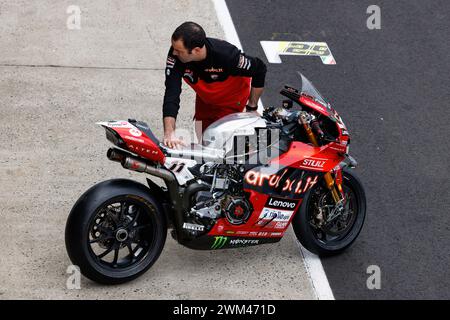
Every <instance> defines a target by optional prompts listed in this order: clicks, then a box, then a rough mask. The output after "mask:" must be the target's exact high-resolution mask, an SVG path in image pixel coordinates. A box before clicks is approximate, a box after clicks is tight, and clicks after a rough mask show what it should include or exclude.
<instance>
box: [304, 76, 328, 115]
mask: <svg viewBox="0 0 450 320" xmlns="http://www.w3.org/2000/svg"><path fill="white" fill-rule="evenodd" d="M297 74H298V75H299V76H300V79H301V88H302V89H301V92H302V93H305V94H306V95H308V96H311V97H313V98H314V99H315V100H316V101H317V102H319V103H320V104H322V105H323V106H325V107H327V108H328V109H330V107H331V106H330V103H329V102H328V101H327V100H326V99H325V98H324V97H323V96H322V94H321V93H320V92H319V90H317V88H316V87H315V86H314V85H313V84H312V82H311V81H309V80H308V78H306V77H305V76H304V75H303V74H301V72H300V71H297Z"/></svg>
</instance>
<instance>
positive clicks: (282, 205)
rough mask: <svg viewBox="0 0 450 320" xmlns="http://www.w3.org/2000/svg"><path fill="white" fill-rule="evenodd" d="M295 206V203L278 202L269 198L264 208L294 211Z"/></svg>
mask: <svg viewBox="0 0 450 320" xmlns="http://www.w3.org/2000/svg"><path fill="white" fill-rule="evenodd" d="M296 205H297V201H292V200H285V199H283V200H279V199H276V198H269V201H267V204H266V206H268V207H271V208H282V209H294V208H295V206H296Z"/></svg>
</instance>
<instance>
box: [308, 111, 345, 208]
mask: <svg viewBox="0 0 450 320" xmlns="http://www.w3.org/2000/svg"><path fill="white" fill-rule="evenodd" d="M299 122H300V123H301V124H302V125H303V128H304V129H305V131H306V135H307V136H308V139H309V141H310V142H311V143H312V144H313V146H315V147H319V143H318V142H317V138H316V136H315V135H314V132H313V131H312V129H311V126H310V125H309V123H308V120H307V118H306V114H305V113H303V112H302V113H301V114H300V117H299ZM324 179H325V183H326V185H327V188H328V189H329V190H330V191H331V195H332V196H333V200H334V202H335V203H336V204H337V203H338V202H339V201H341V200H342V197H341V194H342V186H341V185H338V188H339V191H340V192H339V191H338V190H337V189H336V184H335V183H334V179H333V177H332V175H331V173H330V172H327V173H325V176H324Z"/></svg>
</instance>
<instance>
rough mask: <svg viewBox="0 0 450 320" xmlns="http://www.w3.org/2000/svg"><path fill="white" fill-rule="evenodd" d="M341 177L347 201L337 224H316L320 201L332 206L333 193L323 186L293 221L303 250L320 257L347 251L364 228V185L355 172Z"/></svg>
mask: <svg viewBox="0 0 450 320" xmlns="http://www.w3.org/2000/svg"><path fill="white" fill-rule="evenodd" d="M342 176H343V189H344V193H345V194H346V196H347V197H348V201H347V202H346V204H345V206H344V212H343V214H341V215H340V216H338V218H337V219H334V220H333V222H334V224H332V223H330V224H328V225H322V227H318V225H317V223H316V222H317V220H315V218H316V217H317V213H318V209H317V208H318V207H319V206H320V204H319V201H320V200H322V202H323V203H326V201H328V204H331V203H333V201H332V197H331V194H330V191H329V190H328V189H327V188H326V187H325V186H324V185H323V184H321V183H318V184H316V185H315V186H314V187H313V188H311V190H310V191H308V194H307V195H306V196H305V198H304V200H303V203H302V205H301V206H300V209H299V212H297V214H296V215H295V216H294V218H293V220H292V227H293V229H294V232H295V234H296V236H297V239H298V240H299V241H300V243H301V244H302V245H303V247H305V248H306V249H308V250H309V251H311V252H312V253H315V254H317V255H319V256H332V255H336V254H339V253H342V252H343V251H345V250H346V249H347V248H349V247H350V246H351V245H352V244H353V243H354V241H355V240H356V238H357V237H358V235H359V233H360V232H361V229H362V227H363V224H364V220H365V216H366V196H365V191H364V188H363V186H362V184H361V181H360V179H359V178H358V177H357V176H356V174H355V173H354V172H353V170H348V169H344V170H343V173H342ZM319 199H320V200H319ZM343 218H345V219H343ZM339 227H341V228H339Z"/></svg>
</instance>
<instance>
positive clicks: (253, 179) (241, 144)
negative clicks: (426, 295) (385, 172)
mask: <svg viewBox="0 0 450 320" xmlns="http://www.w3.org/2000/svg"><path fill="white" fill-rule="evenodd" d="M299 75H300V77H301V81H302V86H301V90H298V89H295V88H293V87H291V86H287V85H286V86H284V88H283V89H282V90H281V92H280V93H281V94H282V95H283V96H284V97H286V98H287V99H285V100H283V101H282V105H281V106H278V107H266V108H265V109H264V111H263V113H262V116H260V115H259V114H257V113H235V114H231V115H228V116H225V117H223V118H221V119H219V120H218V121H216V122H214V123H213V124H211V125H210V126H209V127H208V128H207V129H206V130H205V132H204V134H203V140H202V143H201V144H190V145H189V146H185V147H183V148H181V149H169V148H167V147H166V146H164V145H163V144H162V143H160V141H159V140H158V139H157V138H156V137H155V135H154V134H153V133H152V131H151V129H150V128H149V127H148V125H147V124H146V123H144V122H142V121H136V120H134V119H129V120H128V121H108V122H99V123H98V124H99V125H101V126H102V127H104V129H105V130H106V138H107V139H108V140H109V141H110V142H112V144H113V145H114V146H115V147H112V148H110V149H109V150H108V152H107V157H108V159H109V160H112V161H115V162H119V163H120V164H121V165H122V167H123V168H125V169H128V170H133V171H137V172H142V173H146V174H148V175H150V176H153V177H157V178H160V179H161V180H162V182H163V183H159V184H158V183H156V182H155V181H154V180H151V179H149V178H148V177H147V184H148V185H144V184H141V183H138V182H136V181H132V180H128V179H112V180H107V181H104V182H100V183H98V184H96V185H94V186H93V187H91V188H90V189H89V190H87V191H86V192H85V193H84V194H83V195H82V196H81V197H80V198H79V199H78V201H77V202H76V203H75V205H74V206H73V208H72V210H71V212H70V214H69V217H68V220H67V224H66V230H65V242H66V248H67V252H68V255H69V257H70V259H71V261H72V262H73V263H74V264H75V265H78V266H79V267H80V270H81V272H82V274H83V275H85V276H86V277H88V278H90V279H91V280H94V281H96V282H99V283H105V284H117V283H123V282H126V281H130V280H132V279H134V278H136V277H138V276H139V275H141V274H142V273H144V272H145V271H147V270H148V269H149V268H150V267H151V266H152V265H153V264H154V263H155V261H156V260H157V259H158V257H159V255H160V253H161V251H162V249H163V247H164V244H165V241H166V236H167V231H168V229H171V235H172V237H173V238H174V239H175V240H176V241H177V242H178V243H180V244H181V245H184V246H186V247H189V248H191V249H203V250H218V249H225V248H238V247H245V246H252V245H259V244H265V243H275V242H278V241H280V240H281V238H282V237H283V235H284V234H285V232H286V230H287V228H288V227H289V225H290V224H292V227H293V230H294V232H295V235H296V237H297V238H298V240H299V241H300V243H301V244H302V245H303V246H304V247H305V248H306V249H308V250H309V251H311V252H313V253H315V254H317V255H319V256H329V255H334V254H338V253H340V252H342V251H344V250H345V249H347V248H348V247H349V246H350V245H351V244H352V243H353V242H354V241H355V239H356V238H357V236H358V234H359V233H360V231H361V229H362V226H363V223H364V219H365V215H366V198H365V192H364V189H363V186H362V184H361V182H360V179H359V178H358V177H357V176H356V175H355V173H354V171H353V170H352V169H353V168H355V166H356V164H357V163H356V161H355V160H354V159H353V158H352V157H351V156H350V155H349V144H350V137H349V133H348V131H347V128H346V126H345V124H344V122H343V121H342V118H341V117H340V116H339V115H338V113H337V112H336V111H335V110H334V109H333V108H332V107H331V105H330V104H329V103H328V102H327V101H326V100H325V99H324V98H323V97H322V95H321V94H320V93H319V92H318V91H317V89H316V88H315V87H314V86H313V85H312V83H311V82H310V81H309V80H308V79H307V78H306V77H304V76H303V75H302V74H300V73H299ZM294 103H295V104H294ZM161 180H160V181H161ZM161 184H162V185H161Z"/></svg>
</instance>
